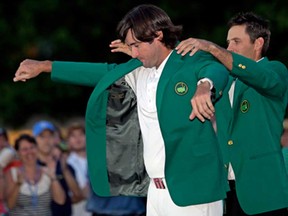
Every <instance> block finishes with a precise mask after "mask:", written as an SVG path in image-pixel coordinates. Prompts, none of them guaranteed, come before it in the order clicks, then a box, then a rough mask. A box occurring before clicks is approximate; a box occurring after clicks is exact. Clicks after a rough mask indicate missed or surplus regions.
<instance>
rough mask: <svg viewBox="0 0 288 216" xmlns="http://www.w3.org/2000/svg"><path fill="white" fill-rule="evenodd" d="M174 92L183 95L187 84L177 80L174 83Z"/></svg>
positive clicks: (186, 89) (186, 90)
mask: <svg viewBox="0 0 288 216" xmlns="http://www.w3.org/2000/svg"><path fill="white" fill-rule="evenodd" d="M175 92H176V94H178V95H185V94H186V93H187V92H188V86H187V84H186V83H184V82H178V83H177V84H176V85H175Z"/></svg>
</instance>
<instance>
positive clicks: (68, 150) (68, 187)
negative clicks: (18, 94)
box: [0, 120, 146, 216]
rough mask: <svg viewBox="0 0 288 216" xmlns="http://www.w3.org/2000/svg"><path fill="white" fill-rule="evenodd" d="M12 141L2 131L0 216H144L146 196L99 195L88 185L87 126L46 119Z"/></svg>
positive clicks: (0, 137)
mask: <svg viewBox="0 0 288 216" xmlns="http://www.w3.org/2000/svg"><path fill="white" fill-rule="evenodd" d="M31 130H32V133H26V132H23V133H20V134H18V135H17V137H16V138H15V141H13V143H10V142H9V136H8V132H7V130H6V129H5V127H2V128H0V216H6V215H7V216H8V215H10V216H17V215H21V216H26V215H27V216H28V215H29V216H33V215H37V216H39V215H41V216H105V215H106V216H114V215H115V216H116V215H122V216H124V215H125V216H144V215H145V212H146V198H145V197H127V196H118V197H99V196H97V195H96V194H95V193H93V190H92V188H91V185H90V181H89V173H88V165H87V158H86V138H85V126H84V124H83V123H82V122H80V121H79V122H72V123H70V124H69V125H68V126H67V128H65V136H64V135H63V128H60V127H57V126H56V124H54V123H53V122H50V121H47V120H41V121H38V122H35V123H34V125H33V127H32V128H31Z"/></svg>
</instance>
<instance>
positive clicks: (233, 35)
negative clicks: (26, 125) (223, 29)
mask: <svg viewBox="0 0 288 216" xmlns="http://www.w3.org/2000/svg"><path fill="white" fill-rule="evenodd" d="M245 29H246V26H245V25H238V26H233V27H231V28H230V29H229V31H228V35H227V43H228V47H227V50H229V51H232V52H235V53H238V54H240V55H243V56H245V57H247V58H251V59H253V60H258V59H257V57H256V48H255V43H252V42H251V40H250V37H249V35H248V34H247V33H246V31H245Z"/></svg>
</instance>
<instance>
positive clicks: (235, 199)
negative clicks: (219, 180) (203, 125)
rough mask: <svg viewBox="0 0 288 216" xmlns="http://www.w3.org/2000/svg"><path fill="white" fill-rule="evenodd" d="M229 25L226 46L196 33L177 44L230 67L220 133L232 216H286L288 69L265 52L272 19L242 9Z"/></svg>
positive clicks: (219, 118)
mask: <svg viewBox="0 0 288 216" xmlns="http://www.w3.org/2000/svg"><path fill="white" fill-rule="evenodd" d="M228 27H229V31H228V35H227V42H228V47H227V50H226V49H223V48H221V47H219V46H218V45H216V44H214V43H212V42H209V41H206V40H200V39H195V38H189V39H187V40H185V41H182V42H181V43H180V44H179V45H178V46H177V47H176V49H177V50H178V53H182V55H185V54H187V53H188V52H191V53H190V55H194V54H197V51H198V50H203V51H206V52H209V53H211V54H212V55H213V56H215V57H216V58H217V59H218V60H219V61H221V62H222V63H223V64H224V65H225V66H226V67H227V68H228V69H229V71H230V78H229V81H228V85H227V87H226V88H225V91H224V94H223V98H222V99H221V100H220V101H219V103H217V104H216V109H217V113H216V122H217V133H218V138H219V141H220V146H221V148H222V152H223V154H224V160H225V164H226V167H227V171H228V179H229V183H230V189H231V191H230V192H228V193H227V202H226V204H227V205H226V209H227V216H228V215H229V216H240V215H241V216H242V215H254V214H257V215H259V216H260V215H261V216H262V215H263V216H264V215H265V216H284V215H285V216H287V215H288V213H287V207H288V176H287V173H286V172H285V164H284V159H283V155H282V152H281V144H280V140H281V135H282V131H283V124H282V123H283V118H284V116H285V111H286V106H287V100H288V73H287V68H286V66H285V65H284V64H282V63H281V62H279V61H269V60H268V58H267V57H264V56H265V55H266V52H267V49H268V47H269V42H270V34H271V33H270V30H269V22H268V21H267V20H265V19H263V18H261V17H259V16H257V15H256V14H254V13H251V12H248V13H239V14H237V15H236V16H235V17H233V18H231V20H230V21H229V23H228ZM211 114H212V113H211V112H206V113H205V114H203V115H202V116H201V114H200V115H199V116H198V118H200V119H201V118H202V120H203V119H204V118H205V117H207V116H208V117H209V116H211Z"/></svg>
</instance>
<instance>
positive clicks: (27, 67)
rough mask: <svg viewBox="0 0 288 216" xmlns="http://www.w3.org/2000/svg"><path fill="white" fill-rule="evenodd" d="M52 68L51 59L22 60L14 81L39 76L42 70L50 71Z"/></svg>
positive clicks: (23, 80)
mask: <svg viewBox="0 0 288 216" xmlns="http://www.w3.org/2000/svg"><path fill="white" fill-rule="evenodd" d="M51 70H52V62H51V61H37V60H31V59H26V60H24V61H22V62H21V63H20V65H19V67H18V69H17V71H16V73H15V76H14V78H13V81H14V82H18V81H22V82H25V81H26V80H28V79H31V78H34V77H36V76H38V75H39V74H40V73H41V72H48V73H50V72H51Z"/></svg>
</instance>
